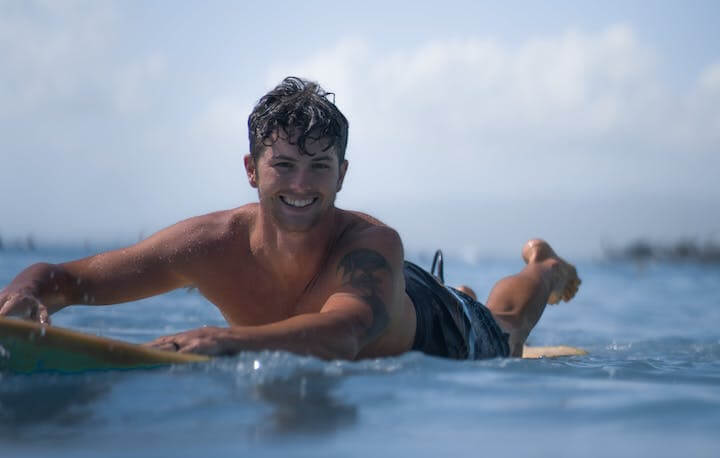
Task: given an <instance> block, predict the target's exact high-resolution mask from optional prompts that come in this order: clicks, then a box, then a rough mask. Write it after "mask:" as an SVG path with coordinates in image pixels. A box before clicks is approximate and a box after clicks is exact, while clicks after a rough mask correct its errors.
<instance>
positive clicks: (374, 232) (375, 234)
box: [336, 212, 404, 265]
mask: <svg viewBox="0 0 720 458" xmlns="http://www.w3.org/2000/svg"><path fill="white" fill-rule="evenodd" d="M344 213H345V215H344V216H345V219H346V224H345V227H344V230H343V233H342V235H341V237H340V240H338V246H337V250H336V252H337V254H340V255H345V254H347V253H349V252H354V251H357V250H371V251H375V252H377V253H379V254H381V255H382V256H383V257H385V258H387V260H388V262H390V263H391V264H392V265H398V264H402V261H403V259H404V253H403V245H402V239H401V238H400V234H398V232H397V231H396V230H395V229H393V228H391V227H390V226H388V225H386V224H384V223H383V222H381V221H380V220H378V219H376V218H374V217H372V216H370V215H367V214H365V213H360V212H344Z"/></svg>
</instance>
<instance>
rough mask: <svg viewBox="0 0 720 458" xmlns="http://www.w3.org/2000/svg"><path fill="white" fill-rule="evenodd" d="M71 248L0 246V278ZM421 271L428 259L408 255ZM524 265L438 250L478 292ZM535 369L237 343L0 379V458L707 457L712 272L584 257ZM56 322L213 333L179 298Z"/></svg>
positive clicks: (717, 337) (714, 410)
mask: <svg viewBox="0 0 720 458" xmlns="http://www.w3.org/2000/svg"><path fill="white" fill-rule="evenodd" d="M80 254H82V253H81V252H79V251H77V250H75V251H73V250H58V249H46V250H45V251H41V252H34V253H20V252H7V251H6V252H0V285H4V284H6V283H7V282H8V281H9V280H10V279H11V278H12V277H13V276H14V275H15V274H16V273H17V272H18V271H19V270H20V269H21V268H23V267H24V266H25V265H27V264H29V263H31V262H34V261H36V260H40V259H43V260H49V261H60V260H63V259H69V258H72V257H76V256H78V255H80ZM415 260H416V261H418V262H419V263H420V264H421V265H428V264H429V259H426V258H424V257H422V256H421V257H419V259H418V258H415ZM520 267H521V265H520V261H485V262H478V263H477V264H476V265H469V264H465V263H463V262H461V261H457V260H453V259H450V260H446V266H445V270H446V274H445V275H446V278H447V279H448V281H449V282H450V283H467V284H470V285H471V286H473V287H474V288H475V289H476V291H478V293H479V295H480V296H481V297H486V295H487V292H488V291H489V288H490V287H491V286H492V284H493V282H494V281H495V280H497V279H499V278H500V277H502V276H504V275H507V274H508V273H510V272H513V271H517V270H518V269H519V268H520ZM578 267H579V270H580V273H581V276H582V278H583V285H582V289H581V291H580V293H579V295H578V297H577V298H576V300H575V301H574V302H573V303H570V304H563V305H561V306H558V307H552V308H550V309H549V310H548V311H547V312H546V314H545V316H544V317H543V321H542V322H541V324H540V326H539V327H538V328H536V330H535V332H534V333H533V335H532V336H531V341H532V343H533V344H535V345H558V344H567V345H573V346H579V347H583V348H585V349H587V350H588V351H589V352H590V355H588V356H583V357H571V358H561V359H552V360H550V359H548V360H538V361H528V360H518V359H495V360H489V361H464V362H458V361H449V360H442V359H438V358H431V357H427V356H424V355H421V354H418V353H411V354H407V355H405V356H402V357H399V358H388V359H382V360H372V361H362V362H358V363H349V362H324V361H320V360H317V359H314V358H307V357H298V356H294V355H291V354H287V353H279V352H263V353H246V354H241V355H240V356H237V357H234V358H221V359H216V360H214V361H211V362H209V363H203V364H197V365H191V366H176V367H167V368H161V369H154V370H135V371H124V372H123V371H117V372H94V373H85V374H79V375H61V374H36V375H24V376H20V375H12V374H0V456H2V457H5V456H48V455H51V456H62V457H85V456H88V457H90V456H103V457H108V456H126V455H129V454H138V455H139V456H140V455H145V456H163V457H165V456H167V457H175V456H193V457H195V456H220V455H221V454H223V455H224V456H244V455H250V454H252V455H253V456H288V455H292V456H308V457H316V456H357V457H361V456H362V457H365V456H376V455H380V456H391V455H394V454H402V456H432V457H436V456H449V455H450V454H461V455H459V456H488V455H489V454H502V455H503V456H607V455H621V456H638V455H643V456H668V457H669V456H688V457H689V456H708V457H710V456H713V457H717V456H720V435H718V430H719V429H720V428H719V427H720V331H719V330H718V325H719V324H720V268H718V267H710V266H697V265H646V266H638V265H633V264H622V263H612V264H610V263H602V262H584V263H579V265H578ZM54 323H55V324H56V325H60V326H66V327H70V328H73V329H77V330H81V331H85V332H89V333H94V334H99V335H103V336H108V337H114V338H120V339H125V340H129V341H133V342H143V341H147V340H151V339H153V338H155V337H157V336H160V335H163V334H168V333H173V332H178V331H181V330H185V329H190V328H194V327H199V326H202V325H204V324H209V325H221V324H223V320H222V318H221V317H220V315H219V313H218V312H217V311H216V310H215V309H214V308H213V307H212V306H211V305H210V304H208V303H207V302H206V301H205V300H204V299H203V298H202V297H201V296H199V295H198V294H197V293H194V292H187V291H184V290H181V291H175V292H173V293H170V294H168V295H164V296H160V297H157V298H152V299H148V300H146V301H142V302H137V303H132V304H125V305H120V306H113V307H103V308H90V307H75V308H71V309H66V310H64V311H62V312H60V313H58V314H57V315H55V316H54Z"/></svg>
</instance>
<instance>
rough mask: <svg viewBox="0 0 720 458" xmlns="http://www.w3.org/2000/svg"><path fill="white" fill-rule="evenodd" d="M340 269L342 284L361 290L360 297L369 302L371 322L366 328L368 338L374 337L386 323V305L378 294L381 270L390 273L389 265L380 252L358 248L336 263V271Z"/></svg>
mask: <svg viewBox="0 0 720 458" xmlns="http://www.w3.org/2000/svg"><path fill="white" fill-rule="evenodd" d="M341 270H342V278H343V285H349V286H351V287H353V288H355V289H357V290H359V291H361V292H362V296H361V297H362V298H363V299H364V300H365V301H366V302H367V303H368V304H370V309H371V310H372V314H373V322H372V325H371V326H370V329H369V330H368V333H367V336H366V337H369V338H373V337H376V336H377V335H378V334H379V333H380V332H381V331H382V330H383V329H385V327H386V326H387V324H388V321H389V316H388V311H387V306H386V305H385V303H384V302H383V300H382V299H381V298H380V296H379V295H378V292H379V290H380V283H381V279H380V278H379V277H378V274H379V273H380V271H382V270H387V271H388V272H390V273H392V269H391V268H390V265H389V264H388V262H387V261H386V260H385V258H384V257H382V255H380V253H378V252H377V251H373V250H367V249H360V250H354V251H351V252H350V253H348V254H346V255H345V256H344V257H343V258H342V260H341V261H340V263H339V264H338V268H337V271H338V273H339V272H340V271H341Z"/></svg>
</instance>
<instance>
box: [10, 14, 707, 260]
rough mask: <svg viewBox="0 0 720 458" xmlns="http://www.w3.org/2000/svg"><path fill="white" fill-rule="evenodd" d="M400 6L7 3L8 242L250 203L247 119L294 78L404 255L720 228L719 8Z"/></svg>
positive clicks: (363, 207) (110, 233)
mask: <svg viewBox="0 0 720 458" xmlns="http://www.w3.org/2000/svg"><path fill="white" fill-rule="evenodd" d="M409 5H410V4H404V3H387V2H383V3H381V2H370V3H368V4H365V5H363V6H342V7H340V6H339V5H337V4H335V3H332V2H321V1H317V2H312V1H311V2H307V3H306V4H303V8H302V9H301V10H300V11H295V9H296V8H298V6H297V5H296V4H294V3H282V2H280V3H277V4H274V6H273V7H272V8H270V7H268V6H261V5H260V4H255V3H241V4H240V3H237V2H231V1H217V2H212V3H209V4H207V5H203V7H197V6H195V4H192V3H175V2H169V1H155V2H133V3H128V2H116V1H83V0H78V1H64V2H51V1H27V2H19V1H8V0H0V55H2V56H3V57H4V65H3V71H2V72H0V132H1V133H0V167H2V171H3V172H4V173H3V180H2V181H1V183H2V184H0V215H2V216H0V237H2V240H3V241H4V242H5V244H6V245H8V244H11V243H14V242H13V241H14V240H18V239H23V238H24V237H26V236H27V235H29V234H31V235H32V236H33V237H34V238H35V239H36V240H37V241H38V242H41V241H49V242H57V241H64V242H73V243H77V244H82V243H84V241H85V240H87V241H89V242H90V243H93V244H103V243H115V242H126V243H128V242H132V241H134V240H136V239H137V237H138V236H139V235H140V234H144V235H149V234H150V233H152V232H154V231H156V230H158V229H160V228H162V227H164V226H167V225H170V224H172V223H174V222H176V221H179V220H182V219H185V218H188V217H191V216H194V215H197V214H202V213H207V212H211V211H215V210H220V209H225V208H232V207H236V206H239V205H242V204H244V203H247V202H253V201H255V200H256V195H255V191H254V190H253V189H251V188H250V187H249V186H248V185H247V182H246V179H245V173H244V170H243V165H242V156H243V155H244V154H245V152H246V150H247V128H246V119H247V115H248V114H249V112H250V110H251V109H252V106H253V104H254V102H255V101H256V100H257V99H258V98H259V97H260V96H262V95H263V94H264V93H265V92H266V91H267V90H268V89H270V88H272V87H273V86H274V85H275V84H277V83H278V82H279V81H280V79H282V78H283V77H284V76H287V75H298V76H302V77H306V78H309V79H313V80H316V81H318V82H319V83H320V84H321V85H323V86H324V87H325V88H326V89H327V90H329V91H332V92H334V93H335V94H336V102H337V104H338V106H339V107H340V109H341V110H343V112H344V113H345V114H346V116H347V117H348V119H349V120H350V141H349V147H348V151H347V158H348V159H349V161H350V170H349V172H348V176H347V180H346V182H345V187H344V189H343V191H342V192H341V194H340V195H339V197H338V202H337V204H338V206H339V207H341V208H347V209H353V210H360V211H364V212H367V213H370V214H373V215H374V216H376V217H378V218H380V219H381V220H383V221H385V222H386V223H388V224H390V225H391V226H393V227H395V228H397V229H398V230H399V231H400V233H401V235H402V236H403V240H404V242H405V245H406V248H407V249H408V250H410V251H415V252H417V251H421V250H425V251H430V250H433V249H435V248H436V247H441V248H443V249H445V250H446V251H448V252H455V253H465V254H466V255H467V256H469V257H472V256H489V257H492V256H502V257H508V256H515V254H516V253H517V252H518V251H519V249H520V246H521V245H522V243H523V242H524V241H525V240H526V239H527V238H530V237H538V236H539V237H544V238H546V239H548V240H549V241H550V242H551V243H553V244H554V245H555V246H556V247H557V248H558V250H559V251H560V252H562V253H563V254H565V255H566V256H568V257H569V256H584V257H587V256H594V255H597V254H599V253H600V251H601V248H602V247H603V246H604V245H608V244H610V245H616V246H620V245H623V244H626V243H629V242H631V241H633V240H637V239H649V240H652V241H658V242H673V241H677V240H680V239H684V238H696V239H698V240H700V241H702V240H705V239H708V238H713V237H715V238H717V234H718V231H720V215H719V214H718V212H717V210H716V208H717V202H718V201H720V185H718V182H717V178H716V175H717V171H718V170H720V159H719V158H718V157H719V155H718V152H720V151H718V150H719V149H720V40H719V39H718V34H717V23H718V20H719V19H720V4H718V3H716V2H712V1H699V2H693V3H692V4H681V3H677V2H669V1H667V2H665V1H658V2H654V3H653V7H652V8H648V7H647V4H646V3H645V2H639V1H628V2H620V1H609V2H603V3H602V4H598V3H595V2H569V1H555V2H544V3H542V4H540V3H538V2H517V3H512V4H497V3H492V2H469V1H467V2H460V1H458V2H445V3H443V4H442V5H441V4H437V3H431V2H427V3H423V2H413V3H412V4H411V5H412V7H410V6H409ZM287 9H293V11H292V12H291V11H286V10H287ZM291 13H292V14H291Z"/></svg>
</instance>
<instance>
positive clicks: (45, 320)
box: [38, 304, 51, 325]
mask: <svg viewBox="0 0 720 458" xmlns="http://www.w3.org/2000/svg"><path fill="white" fill-rule="evenodd" d="M39 310H40V311H39V312H38V318H39V321H40V324H48V325H49V324H51V323H50V312H48V309H47V307H45V306H44V305H42V304H41V305H40V308H39Z"/></svg>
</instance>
